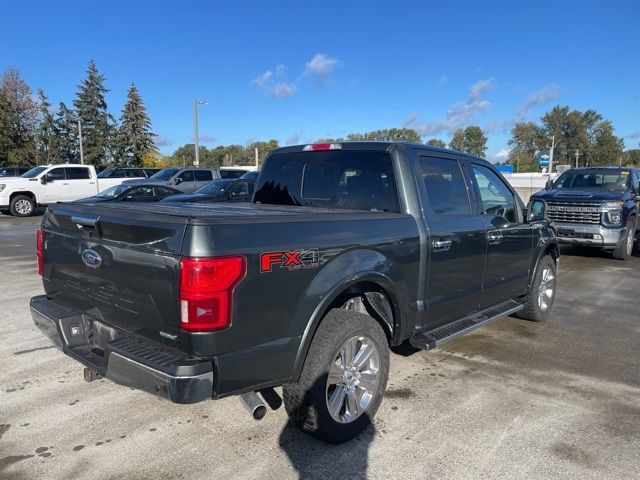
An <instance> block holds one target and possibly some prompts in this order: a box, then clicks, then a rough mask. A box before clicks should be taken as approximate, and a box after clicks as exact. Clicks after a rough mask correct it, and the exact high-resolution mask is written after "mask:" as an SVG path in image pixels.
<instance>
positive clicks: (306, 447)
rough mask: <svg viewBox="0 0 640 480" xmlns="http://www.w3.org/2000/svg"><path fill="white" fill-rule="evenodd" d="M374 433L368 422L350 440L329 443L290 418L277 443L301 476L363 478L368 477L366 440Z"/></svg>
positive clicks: (315, 479) (313, 478)
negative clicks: (340, 443)
mask: <svg viewBox="0 0 640 480" xmlns="http://www.w3.org/2000/svg"><path fill="white" fill-rule="evenodd" d="M375 433H376V430H375V427H374V426H373V424H371V425H370V426H369V427H368V428H367V429H366V430H365V431H364V432H362V433H361V434H360V435H358V436H357V437H356V438H354V439H353V440H349V441H348V442H346V443H343V444H342V445H331V444H328V443H324V442H322V441H320V440H316V439H315V438H313V437H310V436H309V435H307V434H306V433H304V432H302V431H300V430H299V429H298V428H297V427H296V426H295V425H294V424H293V422H291V421H289V422H287V425H286V426H285V427H284V429H283V430H282V433H281V434H280V439H279V443H280V448H282V450H283V451H284V452H285V453H286V454H287V456H288V457H289V461H290V462H291V465H292V466H293V468H295V469H296V471H297V472H298V478H300V479H301V480H320V479H325V478H350V479H356V478H358V479H364V478H367V466H368V461H369V444H370V443H371V442H372V441H373V438H374V437H375Z"/></svg>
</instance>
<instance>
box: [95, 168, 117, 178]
mask: <svg viewBox="0 0 640 480" xmlns="http://www.w3.org/2000/svg"><path fill="white" fill-rule="evenodd" d="M114 170H115V168H107V169H106V170H103V171H101V172H100V173H99V174H98V178H108V177H109V175H111V173H112V172H113V171H114Z"/></svg>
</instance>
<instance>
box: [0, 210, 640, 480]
mask: <svg viewBox="0 0 640 480" xmlns="http://www.w3.org/2000/svg"><path fill="white" fill-rule="evenodd" d="M39 222H40V218H39V217H34V218H28V219H15V218H12V217H8V216H3V215H0V267H1V268H0V305H1V306H2V309H1V311H0V339H1V340H0V478H2V479H32V478H47V479H75V478H87V479H89V478H90V479H107V478H127V479H138V478H139V479H149V478H161V477H162V478H181V479H192V478H193V479H202V478H211V479H219V478H251V479H255V478H267V479H270V478H274V479H276V478H277V479H281V478H328V477H336V478H365V477H366V478H381V479H385V480H386V479H388V478H447V479H456V478H460V479H473V478H477V479H482V478H488V479H494V478H508V479H514V478H527V479H533V478H582V479H585V478H607V479H615V478H621V479H622V478H631V477H634V476H636V475H638V471H639V470H640V456H639V455H638V453H639V452H640V302H639V297H640V258H639V257H638V256H636V257H635V258H633V259H631V260H630V261H628V262H619V261H615V260H612V259H611V258H610V257H608V256H607V254H605V253H601V252H599V251H596V250H588V249H587V250H582V249H573V248H568V249H563V256H562V261H561V268H560V275H559V290H558V296H557V300H556V304H555V307H554V311H553V318H551V320H550V321H549V322H547V323H544V324H535V323H529V322H525V321H521V320H516V319H513V318H503V319H500V320H498V321H496V322H494V323H493V324H491V325H489V326H486V327H484V328H481V329H479V330H477V331H476V332H474V333H472V334H470V335H467V336H466V337H463V338H461V339H458V340H456V341H453V342H450V343H448V344H446V345H445V346H443V347H441V348H439V349H437V350H434V351H431V352H422V351H420V352H417V353H414V354H413V355H410V356H406V357H405V356H401V355H393V356H392V360H391V372H390V384H389V387H388V391H387V394H386V396H385V400H384V401H383V403H382V406H381V408H380V410H379V412H378V415H377V416H376V421H375V428H371V429H370V430H369V431H367V432H366V433H365V434H363V435H362V436H361V437H359V438H358V439H356V440H354V441H352V442H349V443H347V444H345V445H341V446H338V447H336V446H328V445H325V444H323V443H320V442H318V441H315V440H313V439H310V438H309V437H307V436H306V435H304V434H302V433H300V432H298V431H297V430H296V429H295V428H294V427H292V426H291V425H290V424H289V423H288V421H287V416H286V413H285V412H284V409H282V408H281V409H280V410H278V411H275V412H273V411H270V412H269V413H268V414H267V417H266V418H265V419H264V420H263V421H261V422H255V421H253V420H252V419H251V418H250V417H249V415H248V414H247V413H246V411H245V410H244V408H243V407H242V405H241V404H240V402H239V400H237V399H235V398H229V399H224V400H220V401H217V402H210V403H201V404H196V405H190V406H179V405H173V404H170V403H168V402H165V401H162V400H159V399H156V398H155V397H152V396H150V395H147V394H145V393H142V392H138V391H133V390H130V389H127V388H124V387H121V386H118V385H115V384H112V383H111V382H109V381H105V380H102V381H96V382H92V383H86V382H84V380H83V378H82V367H81V366H80V365H79V364H78V363H76V362H74V361H72V360H71V359H69V358H67V357H65V356H64V355H63V354H62V353H60V352H59V351H58V350H57V349H55V348H53V347H52V346H51V345H50V343H49V342H48V340H46V339H45V338H44V337H43V336H42V335H41V334H40V333H39V332H37V331H36V329H35V327H33V325H32V322H31V317H30V315H29V309H28V301H29V298H30V297H31V296H33V295H37V294H40V293H42V289H41V283H40V278H39V277H38V275H37V271H36V265H35V258H34V255H35V252H34V250H35V230H36V227H37V225H38V224H39ZM636 255H637V254H636ZM636 478H637V477H636Z"/></svg>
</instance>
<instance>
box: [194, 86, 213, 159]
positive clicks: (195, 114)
mask: <svg viewBox="0 0 640 480" xmlns="http://www.w3.org/2000/svg"><path fill="white" fill-rule="evenodd" d="M208 103H209V102H207V101H206V100H198V99H197V98H195V99H194V100H193V130H194V131H195V135H196V159H195V161H194V162H193V164H194V165H195V166H196V167H199V166H200V153H199V152H198V105H207V104H208Z"/></svg>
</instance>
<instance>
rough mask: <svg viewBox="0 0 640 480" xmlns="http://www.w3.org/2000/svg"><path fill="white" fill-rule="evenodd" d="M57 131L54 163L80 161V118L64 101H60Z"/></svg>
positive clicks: (56, 123)
mask: <svg viewBox="0 0 640 480" xmlns="http://www.w3.org/2000/svg"><path fill="white" fill-rule="evenodd" d="M55 131H56V136H55V137H54V140H53V145H52V148H51V150H52V152H53V153H54V155H55V158H53V159H52V163H79V162H80V144H79V139H78V119H77V117H76V115H75V113H74V112H73V111H72V110H70V109H69V108H67V106H66V105H65V104H64V102H60V106H59V108H58V113H57V115H56V120H55Z"/></svg>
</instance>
